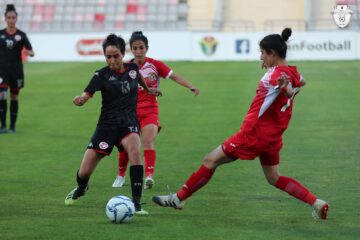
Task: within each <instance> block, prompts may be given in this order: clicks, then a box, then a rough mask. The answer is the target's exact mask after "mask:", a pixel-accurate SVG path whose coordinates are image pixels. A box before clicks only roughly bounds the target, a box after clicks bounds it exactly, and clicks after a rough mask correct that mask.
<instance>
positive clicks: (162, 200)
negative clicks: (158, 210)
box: [152, 193, 185, 210]
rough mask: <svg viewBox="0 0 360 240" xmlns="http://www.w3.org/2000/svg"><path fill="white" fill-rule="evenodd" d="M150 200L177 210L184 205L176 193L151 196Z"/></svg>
mask: <svg viewBox="0 0 360 240" xmlns="http://www.w3.org/2000/svg"><path fill="white" fill-rule="evenodd" d="M152 201H153V202H154V203H156V204H157V205H159V206H162V207H172V208H175V209H179V210H181V209H182V208H183V207H184V205H185V201H180V199H179V197H178V196H177V195H176V193H174V194H170V195H165V196H153V197H152Z"/></svg>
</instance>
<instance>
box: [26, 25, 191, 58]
mask: <svg viewBox="0 0 360 240" xmlns="http://www.w3.org/2000/svg"><path fill="white" fill-rule="evenodd" d="M144 34H145V35H146V36H147V37H148V40H149V51H148V56H149V57H152V58H156V59H160V60H189V57H190V56H191V53H190V51H191V48H190V46H191V41H190V39H191V38H190V34H191V33H189V32H174V33H166V34H165V33H162V32H159V33H158V32H149V33H144ZM107 35H108V33H81V34H31V35H29V38H30V41H31V44H32V45H33V48H34V51H35V53H36V56H35V57H34V58H32V59H29V60H31V61H105V58H104V56H103V49H102V42H103V41H104V39H105V38H106V36H107ZM121 36H122V37H123V38H124V40H125V42H126V53H125V58H124V59H125V61H127V60H130V59H131V58H132V57H133V55H132V54H131V52H130V46H129V38H130V36H131V32H127V33H121Z"/></svg>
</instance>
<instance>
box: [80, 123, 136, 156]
mask: <svg viewBox="0 0 360 240" xmlns="http://www.w3.org/2000/svg"><path fill="white" fill-rule="evenodd" d="M139 130H140V128H139V126H138V125H135V126H128V127H114V128H109V127H107V128H104V127H99V126H98V127H97V128H96V130H95V132H94V134H93V136H92V137H91V140H90V143H89V145H88V146H87V148H88V149H94V151H95V152H97V153H100V154H103V155H110V153H111V151H112V150H113V148H114V146H116V147H117V148H118V150H119V151H121V150H122V149H123V147H122V145H121V140H122V139H123V138H125V137H126V136H127V135H129V134H130V133H136V134H139Z"/></svg>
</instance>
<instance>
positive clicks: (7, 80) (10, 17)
mask: <svg viewBox="0 0 360 240" xmlns="http://www.w3.org/2000/svg"><path fill="white" fill-rule="evenodd" d="M5 21H6V24H7V27H6V28H5V29H2V30H0V123H1V126H0V134H1V133H6V132H7V130H6V112H7V102H6V99H7V97H6V94H7V89H8V87H10V100H11V101H10V129H9V131H10V132H11V133H15V123H16V119H17V114H18V108H19V107H18V106H19V91H20V89H21V88H23V87H24V69H23V64H22V61H21V51H22V49H23V48H25V49H26V54H27V55H28V56H30V57H33V56H34V52H33V50H32V47H31V44H30V41H29V39H28V38H27V36H26V34H25V33H24V32H23V31H20V30H19V29H17V28H16V21H17V12H16V9H15V7H14V5H13V4H7V5H6V10H5Z"/></svg>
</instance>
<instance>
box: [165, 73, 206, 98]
mask: <svg viewBox="0 0 360 240" xmlns="http://www.w3.org/2000/svg"><path fill="white" fill-rule="evenodd" d="M169 78H170V79H171V80H173V81H174V82H176V83H178V84H180V85H181V86H183V87H186V88H188V89H190V91H192V92H193V93H194V95H195V96H197V95H199V93H200V90H199V89H198V88H197V87H195V86H193V85H192V84H191V83H190V82H189V81H187V80H186V79H185V78H183V77H181V76H180V75H177V74H175V73H172V74H171V75H170V76H169Z"/></svg>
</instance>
